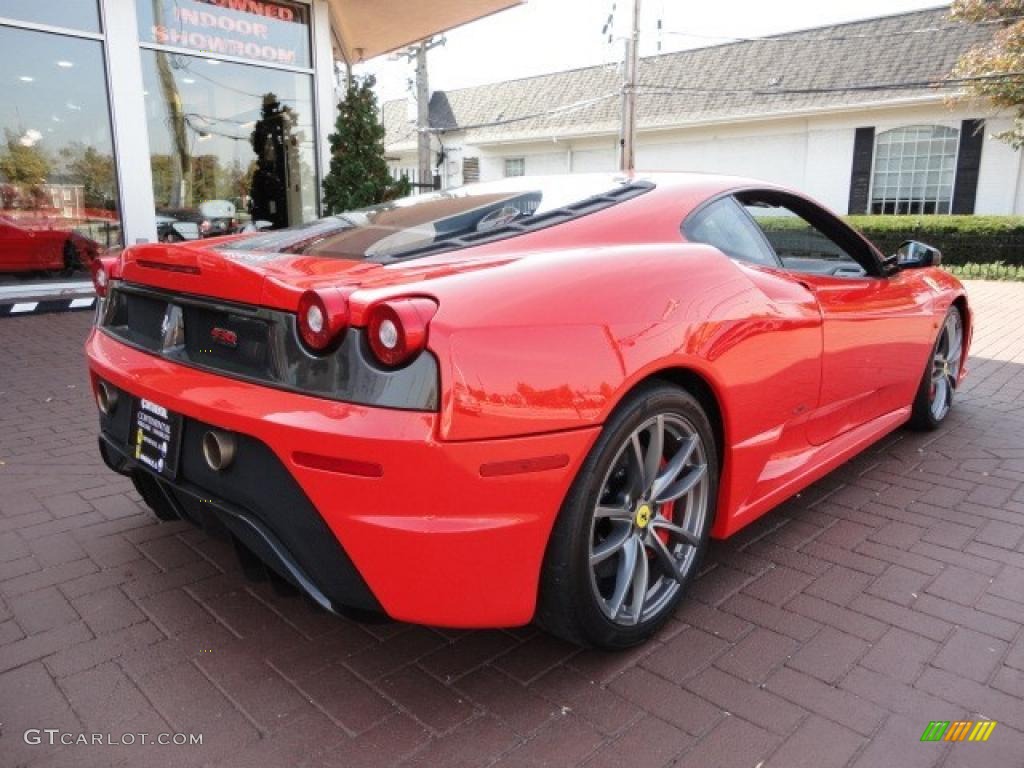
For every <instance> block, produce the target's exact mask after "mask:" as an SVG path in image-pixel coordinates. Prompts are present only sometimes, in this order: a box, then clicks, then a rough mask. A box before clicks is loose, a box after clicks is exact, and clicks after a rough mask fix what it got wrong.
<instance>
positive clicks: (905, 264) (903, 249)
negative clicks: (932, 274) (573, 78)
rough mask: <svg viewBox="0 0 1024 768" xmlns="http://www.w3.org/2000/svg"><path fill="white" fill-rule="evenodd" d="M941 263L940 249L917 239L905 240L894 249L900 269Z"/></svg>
mask: <svg viewBox="0 0 1024 768" xmlns="http://www.w3.org/2000/svg"><path fill="white" fill-rule="evenodd" d="M941 263H942V251H940V250H939V249H938V248H933V247H932V246H930V245H925V244H924V243H919V242H917V240H907V241H906V242H904V243H903V245H901V246H900V249H899V250H898V251H896V264H897V265H898V266H899V267H900V268H901V269H919V268H921V267H937V266H939V264H941Z"/></svg>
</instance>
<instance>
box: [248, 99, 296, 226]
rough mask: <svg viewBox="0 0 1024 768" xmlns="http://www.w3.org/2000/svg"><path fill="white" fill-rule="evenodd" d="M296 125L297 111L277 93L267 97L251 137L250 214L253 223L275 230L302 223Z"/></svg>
mask: <svg viewBox="0 0 1024 768" xmlns="http://www.w3.org/2000/svg"><path fill="white" fill-rule="evenodd" d="M297 124H298V116H297V115H296V114H295V110H294V109H292V108H291V107H287V106H285V105H283V104H282V103H281V102H280V100H279V99H278V98H277V96H276V95H275V94H273V93H266V94H264V96H263V107H262V109H261V111H260V119H259V120H257V121H256V125H255V126H254V127H253V131H252V135H251V136H250V137H249V141H250V143H251V144H252V150H253V152H255V153H256V167H255V169H254V170H253V174H252V184H251V186H250V190H249V194H250V195H251V200H250V203H249V207H250V211H249V212H250V213H251V214H252V217H253V219H254V220H263V221H269V222H271V224H272V225H273V226H274V227H275V228H277V227H287V226H288V225H289V224H298V223H299V222H300V221H301V220H302V212H301V205H299V201H298V199H297V198H298V196H297V191H298V185H297V183H296V181H295V180H296V179H297V174H298V173H299V172H300V168H299V150H298V144H299V140H300V138H301V136H299V135H297V134H296V130H295V127H296V125H297ZM297 207H298V208H299V210H296V208H297Z"/></svg>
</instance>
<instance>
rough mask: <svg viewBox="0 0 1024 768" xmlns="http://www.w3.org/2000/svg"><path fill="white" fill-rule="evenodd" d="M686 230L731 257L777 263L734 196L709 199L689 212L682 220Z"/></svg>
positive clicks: (690, 237) (695, 240)
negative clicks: (708, 201) (711, 201)
mask: <svg viewBox="0 0 1024 768" xmlns="http://www.w3.org/2000/svg"><path fill="white" fill-rule="evenodd" d="M683 234H684V235H685V236H686V239H687V240H689V241H690V242H693V243H705V244H706V245H710V246H713V247H715V248H717V249H718V250H720V251H721V252H722V253H724V254H725V255H726V256H729V257H730V258H733V259H740V260H741V261H750V262H753V263H755V264H764V265H766V266H770V267H777V266H778V261H776V259H775V255H774V254H773V253H772V252H771V250H770V249H769V248H768V246H767V244H766V243H765V241H764V238H762V237H761V234H760V233H759V232H758V231H757V228H756V227H755V226H754V225H753V224H752V223H751V221H750V218H749V217H748V216H747V215H746V214H744V213H743V210H742V209H741V208H740V206H739V203H737V202H736V201H735V200H734V199H733V198H731V197H723V198H721V199H719V200H716V201H714V202H713V203H709V204H708V205H706V206H704V207H703V208H701V209H700V210H699V211H697V212H696V213H694V214H692V215H690V216H689V217H688V218H687V219H686V221H685V222H684V224H683Z"/></svg>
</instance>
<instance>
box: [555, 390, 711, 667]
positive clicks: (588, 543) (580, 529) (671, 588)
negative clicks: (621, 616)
mask: <svg viewBox="0 0 1024 768" xmlns="http://www.w3.org/2000/svg"><path fill="white" fill-rule="evenodd" d="M659 415H661V416H663V417H664V419H663V420H661V421H658V423H659V425H660V424H661V423H663V421H665V420H669V419H675V420H677V421H679V420H681V421H685V423H686V425H688V427H692V430H691V435H690V436H691V437H693V436H694V435H695V436H696V437H697V438H699V441H700V444H701V448H700V453H699V455H700V457H701V462H702V463H701V464H700V465H699V466H697V465H694V466H684V467H683V470H681V471H680V475H679V478H680V480H677V481H673V480H671V479H670V481H669V482H670V483H671V485H672V486H676V484H677V483H678V482H682V480H685V479H686V478H683V477H682V473H683V472H686V473H689V472H690V471H691V470H699V469H701V468H703V479H701V480H699V481H697V482H698V483H700V494H701V496H700V503H701V506H702V507H703V509H704V513H703V516H702V519H701V518H697V517H696V516H695V518H694V520H693V523H692V525H693V526H694V530H693V531H691V532H690V534H691V535H690V540H691V541H692V543H691V544H685V543H683V542H682V541H677V542H675V543H671V542H670V541H668V540H667V539H665V538H664V536H663V538H662V540H663V541H665V542H666V544H668V545H669V548H670V549H671V548H677V549H673V553H674V556H673V559H672V562H673V563H674V564H677V565H679V566H680V567H679V568H678V570H677V571H676V573H677V577H676V578H674V579H672V580H670V581H666V583H665V584H664V585H662V586H661V587H660V588H661V589H662V590H664V591H665V595H664V597H663V598H662V600H661V602H660V603H659V604H657V610H656V612H652V613H651V615H649V616H646V615H645V602H644V600H645V598H643V597H641V598H640V600H639V602H640V607H639V609H638V610H634V609H631V610H634V616H635V617H638V618H633V619H632V621H633V622H635V623H632V624H631V625H630V626H624V625H623V623H621V622H619V621H614V620H613V618H614V617H609V615H608V607H609V602H611V601H607V600H605V598H604V597H603V595H602V593H601V588H600V587H599V586H598V577H597V575H596V573H597V572H596V568H598V567H599V566H592V565H591V555H592V552H593V547H594V540H595V538H596V537H597V533H596V532H597V531H598V528H597V526H598V525H600V524H601V521H597V520H595V514H596V510H597V507H598V504H599V502H600V503H601V504H604V503H605V502H604V501H602V499H604V498H606V497H605V496H604V494H607V492H608V485H607V484H608V483H610V482H612V480H613V478H614V476H613V475H612V472H613V470H615V468H616V467H619V466H620V465H619V463H618V462H620V461H624V460H628V458H627V459H623V458H622V456H623V454H622V451H624V450H626V449H627V446H628V445H632V443H630V441H631V440H632V439H633V436H634V435H635V434H639V433H638V430H640V429H642V428H643V427H644V425H645V424H647V423H649V422H650V420H651V419H656V418H657V417H658V416H659ZM664 435H666V436H668V437H672V436H671V435H669V433H668V432H667V431H665V432H664ZM651 439H653V438H649V439H648V446H649V445H650V440H651ZM673 439H675V438H673ZM662 442H663V443H664V445H663V449H662V451H661V452H659V457H660V463H659V467H662V469H661V470H659V471H658V472H657V475H658V476H661V475H662V474H666V475H667V474H668V472H667V470H668V464H669V462H667V461H666V459H665V456H664V451H666V450H671V448H670V446H669V442H667V441H665V440H664V439H663V441H662ZM682 445H683V441H682V440H681V439H679V441H678V442H677V443H676V447H675V450H677V451H679V455H681V453H682V451H681V449H680V448H679V446H682ZM691 450H693V449H691ZM638 455H639V454H638ZM696 455H698V454H694V456H696ZM644 461H646V459H644ZM685 461H690V460H689V459H688V460H685ZM616 471H618V472H622V471H623V469H622V468H620V469H618V470H616ZM718 471H719V469H718V452H717V446H716V444H715V436H714V432H713V430H712V428H711V424H710V422H709V420H708V417H707V414H706V413H705V412H704V409H703V408H702V407H701V405H700V403H699V402H698V401H697V400H696V398H694V397H693V396H692V395H691V394H690V393H689V392H686V391H685V390H683V389H681V388H679V387H676V386H672V385H671V384H668V383H665V382H656V383H651V384H646V385H643V386H642V387H640V388H638V389H637V390H636V391H635V392H633V393H631V394H630V395H629V396H628V397H627V398H626V399H625V400H624V401H623V402H622V403H621V404H620V405H619V407H618V408H617V409H616V410H615V411H614V412H613V414H612V416H611V417H610V418H609V420H608V422H607V423H606V424H605V427H604V429H603V430H602V433H601V436H600V437H599V438H598V440H597V442H596V443H595V445H594V447H593V448H592V449H591V451H590V453H589V455H588V456H587V459H586V461H585V462H584V463H583V466H582V467H581V468H580V471H579V473H578V475H577V477H576V479H575V480H574V481H573V484H572V486H571V487H570V489H569V493H568V494H567V496H566V498H565V501H564V502H563V504H562V508H561V510H560V512H559V516H558V519H557V521H556V522H555V526H554V530H553V531H552V534H551V538H550V540H549V542H548V547H547V552H546V553H545V559H544V565H543V568H542V572H541V583H540V594H539V598H538V607H537V616H536V621H537V623H538V624H540V625H541V626H542V627H543V628H545V629H546V630H547V631H549V632H551V633H552V634H554V635H557V636H559V637H561V638H564V639H566V640H568V641H570V642H573V643H577V644H580V645H586V646H593V647H597V648H603V649H606V650H618V649H623V648H628V647H631V646H634V645H638V644H640V643H643V642H644V641H646V640H647V639H648V638H650V637H651V636H652V635H653V634H654V633H655V632H657V631H658V629H660V628H661V627H662V626H663V625H664V624H665V622H666V621H668V620H669V618H670V617H671V616H672V614H673V613H674V612H675V610H676V608H677V607H678V605H679V602H680V601H681V600H682V599H683V595H684V593H685V591H686V587H687V586H688V584H689V583H690V581H691V580H692V579H693V576H694V575H695V574H696V572H697V570H698V568H699V567H700V561H701V559H702V557H703V555H704V553H705V551H706V550H707V544H708V534H709V532H710V530H711V524H712V521H713V520H714V513H715V503H716V500H717V498H718ZM667 490H668V491H671V490H672V489H671V488H669V489H667ZM690 493H696V491H690V492H687V496H684V497H681V498H682V499H683V501H684V503H685V504H686V505H687V507H686V508H687V509H691V507H690V506H689V505H690V503H691V502H690V501H689V494H690ZM642 502H643V500H642V498H637V499H635V500H633V501H632V504H631V503H630V499H629V496H628V495H627V496H626V497H625V502H624V503H625V506H626V507H627V508H628V509H632V508H634V507H636V506H637V505H639V506H640V507H644V508H647V506H648V504H646V503H642ZM617 503H623V502H617ZM670 504H672V505H673V506H671V507H670V508H669V509H671V510H673V511H670V514H671V515H673V516H676V515H678V512H676V511H674V510H676V509H677V507H675V506H674V505H675V502H670ZM650 507H651V511H648V512H645V513H644V517H645V519H646V520H652V521H653V520H662V521H666V522H667V521H668V519H667V518H663V517H659V513H658V509H662V510H664V509H665V508H664V507H659V506H658V505H657V504H656V503H655V502H654V501H652V502H651V503H650ZM683 514H684V515H686V514H687V513H686V512H684V513H683ZM672 522H676V521H675V520H674V519H673V520H672ZM608 523H609V524H612V521H610V520H609V521H608ZM614 524H615V525H625V526H627V527H628V526H630V525H632V526H633V527H632V528H631V530H632V531H634V532H635V533H636V534H637V535H641V536H642V535H644V534H646V535H647V536H648V537H650V536H654V535H657V534H656V533H655V527H654V526H655V523H654V522H651V523H650V525H649V526H648V525H647V523H646V522H640V512H639V507H637V517H636V519H635V520H633V521H632V523H630V522H623V521H621V520H617V521H615V523H614ZM637 527H639V529H645V530H638V528H637ZM617 530H621V529H617ZM610 538H612V536H611V534H609V536H608V539H610ZM606 541H607V540H606ZM648 541H650V539H649V538H648ZM603 543H605V542H598V546H599V547H600V546H601V544H603ZM655 543H656V542H655ZM694 544H695V545H696V546H694ZM645 546H646V545H645ZM654 549H655V548H654V547H651V550H652V551H653V550H654ZM639 552H640V553H641V554H640V555H639V556H638V557H643V558H644V564H643V572H644V585H645V587H648V586H649V585H648V581H647V579H648V577H649V574H650V572H652V569H653V568H654V565H657V566H658V568H660V569H661V570H660V574H659V573H658V571H656V570H655V571H653V572H654V573H655V575H656V576H657V577H658V579H661V578H664V579H666V580H667V579H668V576H667V573H668V571H667V569H666V568H665V566H664V562H665V561H664V560H659V559H658V557H656V556H652V554H651V553H649V552H648V550H647V549H645V548H643V547H639ZM676 556H678V557H679V558H680V560H679V561H677V560H675V559H674V558H675V557H676ZM616 557H620V558H621V557H623V555H621V554H619V555H616ZM609 559H611V558H610V557H609ZM618 568H620V569H621V568H622V565H621V563H619V565H618ZM592 569H593V570H592ZM620 572H621V571H620ZM615 578H616V579H618V578H620V577H618V576H616V577H615ZM627 581H628V579H627ZM659 584H662V582H661V581H657V582H655V584H654V586H653V587H650V589H651V590H652V592H654V593H655V594H656V593H657V590H658V589H659V586H658V585H659ZM676 584H678V586H676ZM640 594H646V590H644V589H641V591H640ZM633 596H634V606H635V599H636V593H634V594H633ZM619 607H620V608H621V599H620V606H619ZM651 610H652V611H654V609H653V608H652V609H651ZM616 612H617V609H616Z"/></svg>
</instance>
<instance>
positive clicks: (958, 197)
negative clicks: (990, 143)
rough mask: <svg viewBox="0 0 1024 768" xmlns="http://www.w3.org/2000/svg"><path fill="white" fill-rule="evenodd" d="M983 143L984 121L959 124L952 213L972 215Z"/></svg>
mask: <svg viewBox="0 0 1024 768" xmlns="http://www.w3.org/2000/svg"><path fill="white" fill-rule="evenodd" d="M984 142H985V121H984V120H964V121H963V122H962V123H961V124H960V151H959V152H958V153H957V156H956V182H955V183H954V184H953V213H974V201H975V198H976V197H977V196H978V168H979V166H980V165H981V145H982V144H983V143H984Z"/></svg>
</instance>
